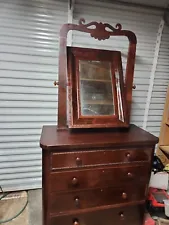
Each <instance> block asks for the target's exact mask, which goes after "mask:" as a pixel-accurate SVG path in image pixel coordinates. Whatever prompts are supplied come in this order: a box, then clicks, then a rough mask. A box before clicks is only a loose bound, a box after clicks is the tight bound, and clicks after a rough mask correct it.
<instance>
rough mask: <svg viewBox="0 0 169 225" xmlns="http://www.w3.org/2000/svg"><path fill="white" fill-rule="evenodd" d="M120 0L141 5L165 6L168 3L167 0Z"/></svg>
mask: <svg viewBox="0 0 169 225" xmlns="http://www.w3.org/2000/svg"><path fill="white" fill-rule="evenodd" d="M120 1H121V2H130V3H135V4H141V5H149V6H155V7H161V8H166V7H167V5H169V0H120Z"/></svg>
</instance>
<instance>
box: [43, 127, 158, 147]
mask: <svg viewBox="0 0 169 225" xmlns="http://www.w3.org/2000/svg"><path fill="white" fill-rule="evenodd" d="M157 142H158V138H157V137H155V136H154V135H152V134H150V133H149V132H147V131H144V130H143V129H141V128H139V127H137V126H135V125H131V126H130V128H129V129H125V130H111V131H110V130H109V131H107V130H106V131H105V130H104V131H103V130H100V131H98V130H97V131H88V132H87V131H83V132H82V131H80V130H79V131H74V132H73V131H72V132H71V131H70V130H61V131H58V130H57V126H44V127H43V130H42V135H41V140H40V146H41V148H43V149H46V150H52V149H55V150H57V149H58V150H62V149H63V150H65V149H73V148H89V147H90V148H91V147H112V145H113V146H114V147H116V146H117V147H120V146H123V147H124V146H126V147H127V146H133V147H134V146H137V145H139V146H145V145H155V144H156V143H157Z"/></svg>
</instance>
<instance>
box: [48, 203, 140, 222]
mask: <svg viewBox="0 0 169 225" xmlns="http://www.w3.org/2000/svg"><path fill="white" fill-rule="evenodd" d="M143 215H144V205H143V204H141V205H135V206H128V207H117V208H113V209H105V210H97V211H93V212H87V213H74V214H72V215H67V216H58V217H51V219H50V225H56V224H57V225H63V224H64V225H103V224H107V225H112V224H113V225H143Z"/></svg>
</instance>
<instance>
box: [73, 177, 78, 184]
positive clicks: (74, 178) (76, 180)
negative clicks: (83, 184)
mask: <svg viewBox="0 0 169 225" xmlns="http://www.w3.org/2000/svg"><path fill="white" fill-rule="evenodd" d="M72 184H73V185H74V186H76V185H77V184H78V179H77V178H76V177H73V179H72Z"/></svg>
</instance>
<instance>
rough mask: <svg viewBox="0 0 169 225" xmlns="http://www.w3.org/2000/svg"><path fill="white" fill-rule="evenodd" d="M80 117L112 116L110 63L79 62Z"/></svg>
mask: <svg viewBox="0 0 169 225" xmlns="http://www.w3.org/2000/svg"><path fill="white" fill-rule="evenodd" d="M79 80H80V81H79V82H80V106H81V115H82V116H101V115H114V114H115V112H114V101H113V92H112V75H111V63H110V62H108V61H88V60H79Z"/></svg>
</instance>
